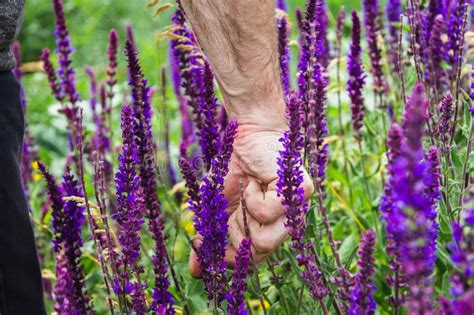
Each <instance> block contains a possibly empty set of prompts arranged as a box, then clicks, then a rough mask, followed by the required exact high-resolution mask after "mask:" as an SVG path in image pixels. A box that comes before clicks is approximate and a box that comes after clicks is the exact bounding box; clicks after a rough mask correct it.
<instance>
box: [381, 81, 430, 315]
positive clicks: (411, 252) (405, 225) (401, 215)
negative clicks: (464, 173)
mask: <svg viewBox="0 0 474 315" xmlns="http://www.w3.org/2000/svg"><path fill="white" fill-rule="evenodd" d="M426 122H427V103H426V100H425V94H424V89H423V86H422V85H421V84H418V85H416V86H415V87H414V89H413V93H412V96H411V98H410V100H409V101H408V103H407V107H406V111H405V116H404V123H403V137H402V138H401V139H400V134H398V132H397V133H396V134H397V135H396V136H395V130H397V129H394V131H393V132H392V137H391V138H392V140H391V141H392V144H390V143H389V145H391V146H392V148H394V149H395V150H393V149H391V154H390V155H389V158H390V161H389V164H390V166H389V175H390V176H389V179H388V182H387V185H386V189H385V196H384V199H383V201H382V211H383V212H384V214H383V217H384V219H385V220H386V222H387V232H388V234H389V238H390V241H391V244H390V246H394V247H395V248H394V249H393V250H394V253H393V255H394V256H395V257H394V259H396V260H398V261H399V263H400V265H401V269H402V270H401V272H402V273H403V275H404V276H405V277H406V278H405V280H406V282H407V284H408V287H409V288H410V298H409V303H408V309H409V312H415V313H419V312H430V311H432V308H433V303H432V301H431V295H432V289H431V281H430V278H429V276H430V275H431V273H432V272H433V266H434V261H435V258H436V246H435V245H436V239H437V235H438V224H437V223H436V221H435V220H436V217H437V213H436V201H437V200H438V198H439V188H438V186H439V167H438V164H435V163H439V162H438V157H437V149H432V150H430V152H429V154H428V155H427V156H426V157H425V153H424V150H423V146H422V137H423V135H424V128H425V124H426ZM397 147H398V148H397ZM397 263H398V262H397Z"/></svg>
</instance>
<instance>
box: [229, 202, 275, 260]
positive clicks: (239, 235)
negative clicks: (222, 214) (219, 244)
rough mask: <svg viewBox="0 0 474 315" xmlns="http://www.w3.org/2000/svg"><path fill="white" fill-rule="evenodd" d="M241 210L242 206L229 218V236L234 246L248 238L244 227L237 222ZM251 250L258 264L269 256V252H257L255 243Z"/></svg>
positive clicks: (253, 258) (236, 246)
mask: <svg viewBox="0 0 474 315" xmlns="http://www.w3.org/2000/svg"><path fill="white" fill-rule="evenodd" d="M239 212H241V210H240V208H239V210H238V211H236V212H234V213H233V214H232V215H231V217H230V219H229V238H230V240H231V242H232V245H233V246H234V248H238V246H240V243H242V240H243V239H244V238H246V235H245V231H244V229H241V228H240V227H239V224H238V223H237V214H238V213H239ZM251 251H252V260H253V261H255V262H256V263H257V264H258V263H259V262H261V261H263V260H264V259H265V258H267V257H268V255H267V254H259V253H257V251H256V250H255V247H254V246H253V245H252V247H251Z"/></svg>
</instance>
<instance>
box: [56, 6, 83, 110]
mask: <svg viewBox="0 0 474 315" xmlns="http://www.w3.org/2000/svg"><path fill="white" fill-rule="evenodd" d="M53 6H54V13H55V16H56V31H55V33H54V34H55V35H56V46H57V50H56V52H57V54H58V56H59V61H58V65H59V71H58V74H59V78H60V84H61V85H62V87H63V89H64V94H65V95H66V96H67V98H68V100H69V102H70V103H71V105H72V107H75V105H76V103H77V102H78V101H79V94H78V93H77V91H76V79H75V71H74V69H73V67H72V65H71V64H72V60H71V55H72V53H73V49H72V47H71V40H70V38H69V31H68V29H67V25H66V18H65V16H64V6H63V2H62V0H53Z"/></svg>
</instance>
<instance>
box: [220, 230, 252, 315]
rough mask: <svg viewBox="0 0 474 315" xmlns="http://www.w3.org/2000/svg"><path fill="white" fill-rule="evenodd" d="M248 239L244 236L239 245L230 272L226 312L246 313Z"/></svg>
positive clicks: (233, 313)
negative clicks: (233, 266) (233, 265)
mask: <svg viewBox="0 0 474 315" xmlns="http://www.w3.org/2000/svg"><path fill="white" fill-rule="evenodd" d="M251 244H252V243H251V242H250V239H248V238H244V239H243V240H242V242H241V243H240V245H239V249H238V251H237V257H236V259H235V269H234V273H233V274H232V284H231V287H230V292H229V294H227V297H226V298H227V302H228V305H227V314H229V315H246V314H248V311H247V310H246V309H245V291H246V290H247V282H246V278H247V275H248V272H249V265H250V260H251V258H252V252H251V250H250V247H251Z"/></svg>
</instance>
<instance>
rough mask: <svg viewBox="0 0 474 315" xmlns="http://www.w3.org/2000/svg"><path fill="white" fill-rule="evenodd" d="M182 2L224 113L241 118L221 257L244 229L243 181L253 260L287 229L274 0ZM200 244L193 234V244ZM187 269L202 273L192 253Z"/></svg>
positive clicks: (231, 253)
mask: <svg viewBox="0 0 474 315" xmlns="http://www.w3.org/2000/svg"><path fill="white" fill-rule="evenodd" d="M181 4H182V6H183V9H184V11H185V13H186V16H187V18H188V19H189V21H190V22H191V24H192V27H193V30H194V32H195V34H196V36H197V39H198V41H199V44H200V46H201V48H202V49H203V51H204V53H205V54H206V56H207V58H208V60H209V63H210V64H211V67H212V69H213V72H214V74H215V77H216V80H217V82H218V84H219V88H220V91H221V93H222V96H223V100H224V106H225V108H226V111H227V113H228V115H229V117H230V118H235V119H237V121H238V123H239V131H238V134H237V137H236V139H235V142H234V154H233V156H232V159H231V162H230V171H229V174H228V175H227V177H226V179H225V190H224V194H225V197H226V199H227V200H228V201H229V208H228V210H227V211H228V212H229V213H230V219H229V236H230V244H229V246H228V250H227V253H226V261H228V262H229V264H230V266H232V265H233V264H234V262H235V253H236V248H238V246H239V244H240V242H241V241H242V239H243V238H244V237H245V235H246V232H245V231H246V228H245V224H244V215H243V211H242V205H241V203H240V186H241V183H242V184H243V191H244V193H243V195H244V198H245V203H246V206H247V208H248V213H247V221H246V222H247V226H248V230H249V234H250V237H251V241H252V254H253V258H254V261H255V263H257V264H258V263H260V262H261V261H263V260H264V259H265V258H266V257H268V256H269V255H270V254H271V253H272V252H274V251H275V250H276V249H277V248H278V246H280V244H281V243H282V242H283V241H284V240H285V239H286V237H287V235H288V231H287V230H286V228H285V226H284V221H285V216H284V210H283V207H282V206H281V203H280V199H279V198H278V197H277V193H276V182H277V179H278V177H277V167H278V166H277V157H278V151H279V150H281V148H282V146H281V143H280V142H279V139H280V138H281V137H282V135H283V132H284V131H285V130H286V128H287V125H286V119H285V101H284V96H283V92H282V87H281V81H280V69H279V63H278V55H277V49H276V47H277V35H276V24H275V11H274V2H273V0H228V1H221V0H182V1H181ZM257 29H258V30H259V31H258V32H255V30H257ZM210 30H211V31H210ZM304 178H305V180H304V182H303V188H304V190H305V195H306V197H307V198H309V196H310V195H311V194H312V192H313V186H312V183H311V180H310V178H309V176H308V174H307V173H306V172H304ZM199 244H200V239H199V237H198V238H197V239H196V240H195V244H194V245H195V246H196V247H199ZM189 267H190V271H191V274H192V275H193V276H195V277H199V276H200V275H201V268H200V266H199V263H198V261H197V257H196V253H195V252H194V251H192V253H191V256H190V259H189Z"/></svg>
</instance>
